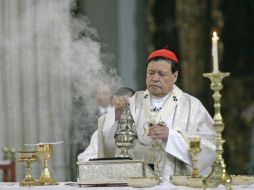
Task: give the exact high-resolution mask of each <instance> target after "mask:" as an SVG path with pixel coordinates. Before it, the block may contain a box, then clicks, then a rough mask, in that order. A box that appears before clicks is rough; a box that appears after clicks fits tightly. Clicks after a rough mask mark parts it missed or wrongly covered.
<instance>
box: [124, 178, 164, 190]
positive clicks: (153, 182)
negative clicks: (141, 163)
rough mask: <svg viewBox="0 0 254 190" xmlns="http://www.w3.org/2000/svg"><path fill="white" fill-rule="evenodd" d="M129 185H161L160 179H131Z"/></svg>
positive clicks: (128, 181) (128, 180)
mask: <svg viewBox="0 0 254 190" xmlns="http://www.w3.org/2000/svg"><path fill="white" fill-rule="evenodd" d="M127 183H128V185H129V186H131V187H140V188H142V187H153V186H155V185H158V184H159V183H160V178H159V177H130V178H128V179H127Z"/></svg>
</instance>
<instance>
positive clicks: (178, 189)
mask: <svg viewBox="0 0 254 190" xmlns="http://www.w3.org/2000/svg"><path fill="white" fill-rule="evenodd" d="M232 187H233V189H234V190H247V189H254V185H239V186H232ZM120 188H121V190H132V189H133V190H134V189H136V190H137V189H138V188H133V187H129V186H81V187H80V186H78V185H76V184H75V183H74V182H60V183H59V184H58V185H51V186H33V187H32V189H34V190H60V189H66V190H79V189H80V190H81V189H86V190H104V189H105V190H118V189H120ZM140 189H142V190H146V189H147V190H193V189H197V188H191V187H184V186H175V185H172V184H170V183H162V184H159V185H157V186H154V187H150V188H140ZM207 189H208V190H213V189H219V190H224V189H225V187H224V186H222V185H220V186H219V187H217V188H207ZM0 190H31V187H20V186H19V183H18V182H15V183H14V182H1V183H0Z"/></svg>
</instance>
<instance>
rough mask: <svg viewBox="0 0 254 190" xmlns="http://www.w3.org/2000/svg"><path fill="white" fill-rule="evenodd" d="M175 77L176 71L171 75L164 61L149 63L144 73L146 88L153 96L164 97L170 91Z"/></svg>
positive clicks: (169, 65)
mask: <svg viewBox="0 0 254 190" xmlns="http://www.w3.org/2000/svg"><path fill="white" fill-rule="evenodd" d="M177 76H178V71H177V72H175V73H172V71H171V64H170V63H168V62H167V61H166V60H158V61H151V62H149V63H148V66H147V71H146V87H147V89H148V91H149V92H150V93H151V94H152V95H153V96H165V95H167V94H168V93H169V92H170V91H171V90H172V88H173V85H174V84H175V82H176V80H177Z"/></svg>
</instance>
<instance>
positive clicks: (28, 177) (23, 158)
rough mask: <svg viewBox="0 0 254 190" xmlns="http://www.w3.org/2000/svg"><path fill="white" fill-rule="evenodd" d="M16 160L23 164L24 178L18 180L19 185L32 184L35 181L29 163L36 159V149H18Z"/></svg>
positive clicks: (34, 183) (35, 183)
mask: <svg viewBox="0 0 254 190" xmlns="http://www.w3.org/2000/svg"><path fill="white" fill-rule="evenodd" d="M17 153H18V161H19V162H22V163H23V164H24V165H25V178H24V179H22V180H21V181H20V183H19V184H20V186H34V185H37V182H36V181H35V180H34V179H33V177H32V168H31V164H32V163H33V162H35V161H36V160H37V158H38V157H37V156H38V152H37V151H18V152H17Z"/></svg>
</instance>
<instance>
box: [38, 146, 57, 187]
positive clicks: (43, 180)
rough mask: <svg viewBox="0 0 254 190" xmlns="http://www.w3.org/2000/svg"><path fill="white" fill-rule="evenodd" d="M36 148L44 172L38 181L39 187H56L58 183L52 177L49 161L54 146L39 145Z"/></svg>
mask: <svg viewBox="0 0 254 190" xmlns="http://www.w3.org/2000/svg"><path fill="white" fill-rule="evenodd" d="M36 147H37V151H38V153H39V157H40V159H41V161H42V165H43V170H42V172H41V175H40V178H39V180H38V183H39V185H56V184H57V182H56V181H55V180H54V179H53V178H52V177H51V175H50V173H49V168H48V160H49V159H50V157H51V155H52V152H53V144H37V145H36Z"/></svg>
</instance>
